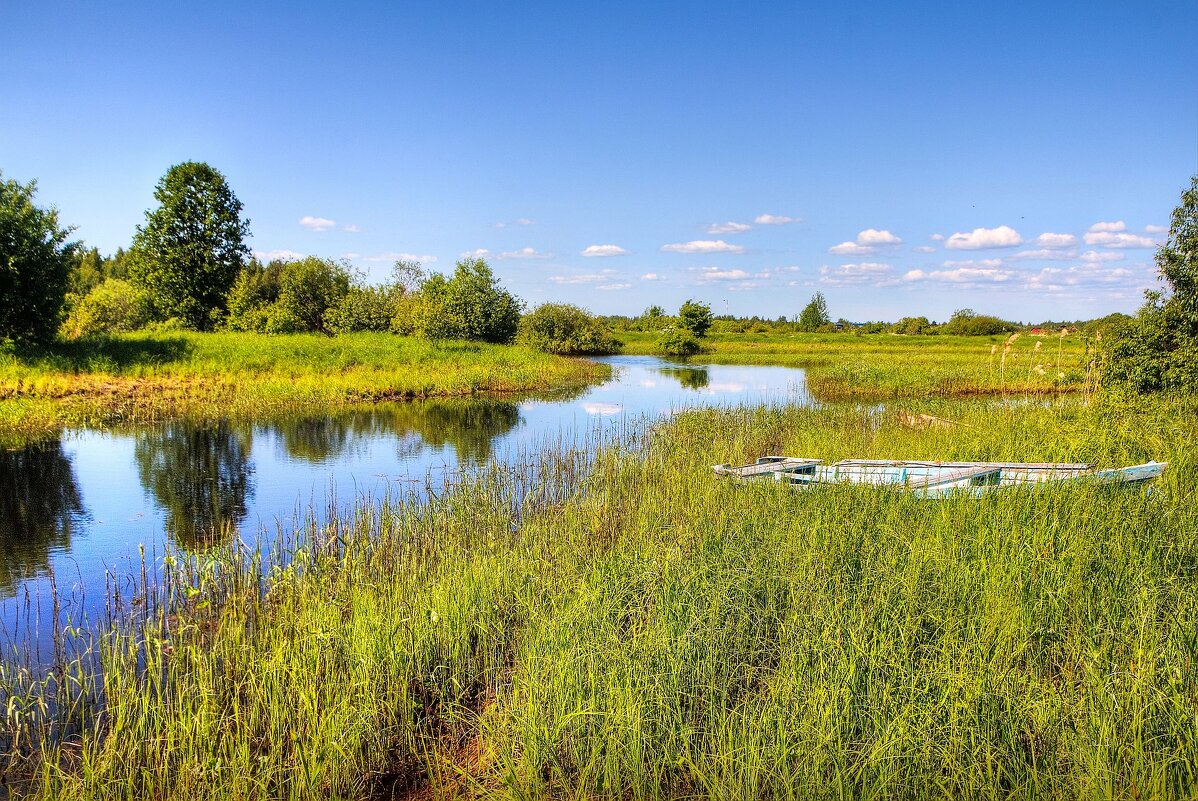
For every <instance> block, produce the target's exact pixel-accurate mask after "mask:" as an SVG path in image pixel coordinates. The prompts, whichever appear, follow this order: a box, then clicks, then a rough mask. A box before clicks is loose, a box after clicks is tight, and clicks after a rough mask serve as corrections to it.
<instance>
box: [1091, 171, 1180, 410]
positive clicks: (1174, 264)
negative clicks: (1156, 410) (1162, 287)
mask: <svg viewBox="0 0 1198 801" xmlns="http://www.w3.org/2000/svg"><path fill="white" fill-rule="evenodd" d="M1156 264H1157V268H1158V270H1159V271H1160V275H1161V278H1163V279H1164V280H1165V282H1166V283H1167V284H1168V287H1169V291H1168V292H1167V293H1161V292H1149V293H1148V297H1147V302H1146V303H1145V304H1144V306H1143V307H1142V308H1141V309H1140V312H1139V314H1138V315H1137V317H1136V318H1135V319H1134V320H1132V321H1130V322H1127V323H1125V324H1123V325H1119V326H1116V327H1115V328H1114V331H1113V332H1112V336H1111V338H1110V341H1109V344H1108V345H1107V346H1106V349H1105V353H1104V358H1105V369H1104V377H1105V378H1106V380H1107V381H1108V382H1109V383H1112V384H1116V385H1124V386H1128V387H1131V388H1132V389H1134V390H1136V391H1139V392H1153V391H1156V390H1162V389H1179V390H1188V391H1193V390H1195V389H1198V176H1195V177H1194V178H1193V179H1191V182H1190V188H1189V189H1187V190H1186V191H1184V192H1183V193H1182V195H1181V204H1180V205H1178V207H1177V208H1176V209H1174V211H1173V220H1172V224H1171V225H1170V226H1169V238H1168V240H1167V241H1166V242H1165V244H1164V245H1162V246H1161V247H1160V248H1159V249H1158V250H1157V253H1156Z"/></svg>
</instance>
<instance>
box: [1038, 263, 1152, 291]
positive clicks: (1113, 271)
mask: <svg viewBox="0 0 1198 801" xmlns="http://www.w3.org/2000/svg"><path fill="white" fill-rule="evenodd" d="M1147 283H1148V279H1147V277H1146V276H1144V275H1137V274H1136V273H1135V271H1133V270H1131V269H1128V268H1127V267H1115V268H1110V267H1105V266H1102V265H1099V264H1081V265H1076V266H1073V267H1045V268H1044V269H1043V270H1041V271H1040V272H1038V273H1036V274H1035V275H1032V276H1029V277H1028V279H1027V288H1028V289H1035V290H1046V291H1049V292H1054V291H1059V290H1062V289H1066V288H1070V289H1072V288H1077V287H1101V288H1106V289H1108V290H1112V289H1114V290H1117V289H1123V288H1134V289H1142V288H1143V287H1144V286H1146V285H1147Z"/></svg>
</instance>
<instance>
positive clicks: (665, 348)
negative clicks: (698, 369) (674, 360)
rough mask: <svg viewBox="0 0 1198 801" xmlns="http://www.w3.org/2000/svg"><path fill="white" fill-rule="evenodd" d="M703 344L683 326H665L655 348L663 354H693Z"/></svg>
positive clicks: (699, 349) (701, 347) (700, 348)
mask: <svg viewBox="0 0 1198 801" xmlns="http://www.w3.org/2000/svg"><path fill="white" fill-rule="evenodd" d="M702 349H703V346H702V345H700V344H699V340H698V339H697V338H696V337H695V335H694V334H692V333H691V332H690V331H688V330H687V329H685V328H682V327H676V328H667V329H666V330H665V331H663V332H662V334H661V337H660V338H658V340H657V347H656V350H657V352H658V353H661V354H663V355H665V356H694V355H695V354H696V353H698V352H699V351H701V350H702Z"/></svg>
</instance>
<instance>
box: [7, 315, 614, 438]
mask: <svg viewBox="0 0 1198 801" xmlns="http://www.w3.org/2000/svg"><path fill="white" fill-rule="evenodd" d="M607 374H608V368H607V367H605V366H602V365H596V364H594V363H591V362H587V361H583V360H575V359H565V358H561V357H556V356H550V355H547V354H543V353H539V352H536V351H533V350H531V349H528V348H523V347H516V346H499V345H485V344H480V343H472V342H441V343H434V342H429V341H427V340H422V339H416V338H411V337H397V336H392V335H389V334H355V335H351V336H340V337H334V338H330V337H322V336H316V335H303V334H296V335H288V336H266V335H260V334H248V333H225V334H191V333H176V334H129V335H124V336H119V337H115V338H112V339H105V340H96V341H80V342H64V343H59V344H56V345H53V346H49V347H46V348H41V349H31V350H21V351H18V350H16V349H14V348H13V347H12V346H8V347H7V348H6V349H3V350H0V444H3V443H5V442H7V443H9V444H11V443H13V442H19V441H21V440H23V439H27V438H28V437H30V436H33V435H37V434H46V433H51V432H53V431H54V430H56V429H57V428H61V427H63V426H67V425H109V424H114V423H141V422H152V421H156V420H160V419H162V418H164V417H176V416H182V415H186V416H190V417H198V418H218V417H244V416H247V415H261V414H267V413H281V412H301V411H307V412H312V413H319V412H321V411H323V410H332V409H336V408H340V407H343V406H345V405H348V404H354V403H362V402H374V401H379V400H407V399H414V398H427V397H440V396H466V395H473V394H478V393H504V392H535V391H545V390H551V389H560V388H563V387H567V388H568V387H580V386H583V385H585V384H587V383H591V382H594V381H596V380H600V379H602V378H603V377H605V376H606V375H607Z"/></svg>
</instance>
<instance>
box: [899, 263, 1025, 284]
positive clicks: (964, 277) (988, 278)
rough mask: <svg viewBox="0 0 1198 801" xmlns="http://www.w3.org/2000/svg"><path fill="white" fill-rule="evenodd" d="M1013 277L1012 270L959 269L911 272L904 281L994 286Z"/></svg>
mask: <svg viewBox="0 0 1198 801" xmlns="http://www.w3.org/2000/svg"><path fill="white" fill-rule="evenodd" d="M946 264H947V262H946ZM1013 275H1014V273H1013V272H1011V271H1010V270H1001V269H998V268H994V267H957V268H955V269H952V270H932V271H925V270H910V271H909V272H907V274H906V275H904V276H903V280H904V281H939V282H942V283H948V284H992V283H1003V282H1005V281H1009V280H1010V279H1011V277H1012V276H1013Z"/></svg>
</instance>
